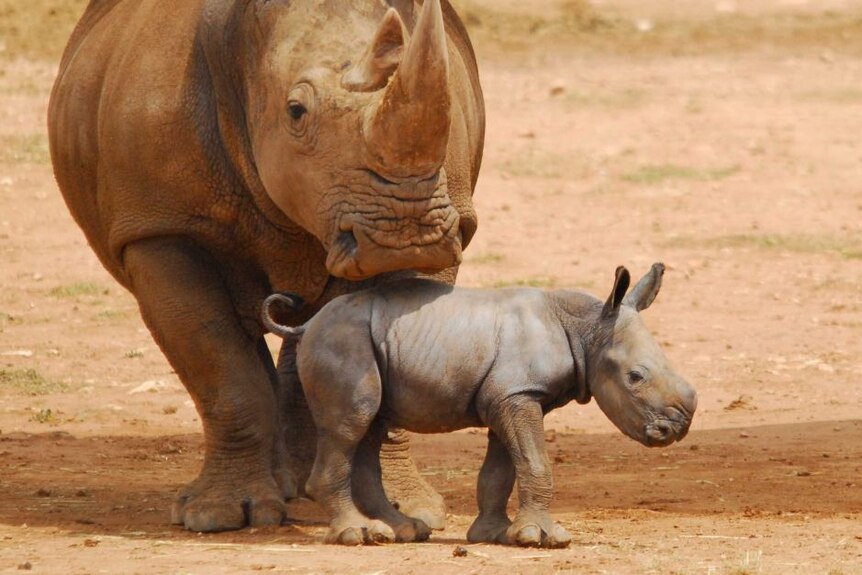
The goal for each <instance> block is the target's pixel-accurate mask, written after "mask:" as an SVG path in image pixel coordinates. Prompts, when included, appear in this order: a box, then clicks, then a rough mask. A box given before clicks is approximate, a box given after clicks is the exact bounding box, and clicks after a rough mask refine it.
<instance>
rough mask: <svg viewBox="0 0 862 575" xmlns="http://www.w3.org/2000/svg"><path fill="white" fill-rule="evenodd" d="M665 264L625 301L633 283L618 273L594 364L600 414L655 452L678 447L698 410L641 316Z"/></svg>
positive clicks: (690, 389)
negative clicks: (640, 313) (602, 338)
mask: <svg viewBox="0 0 862 575" xmlns="http://www.w3.org/2000/svg"><path fill="white" fill-rule="evenodd" d="M663 273H664V266H663V265H662V264H655V265H653V267H652V269H651V270H650V272H649V273H648V274H647V275H646V276H644V277H643V279H641V280H640V281H639V282H638V283H637V285H636V286H635V287H634V289H632V291H631V292H630V293H629V294H628V295H626V290H627V289H628V286H629V282H630V278H629V273H628V271H627V270H626V269H625V268H618V269H617V273H616V281H615V282H614V288H613V291H612V293H611V295H610V297H609V298H608V300H607V302H606V303H605V305H604V308H603V310H602V320H601V321H602V323H603V327H602V331H603V332H604V333H603V334H602V335H601V336H600V337H604V341H603V342H602V345H599V346H598V347H597V349H598V352H597V354H596V357H594V358H593V362H592V363H593V365H594V366H595V367H594V369H595V372H594V373H593V374H592V377H591V391H592V394H593V397H595V398H596V402H597V403H598V405H599V407H600V408H601V410H602V411H603V412H604V413H605V414H606V415H607V416H608V418H609V419H610V420H611V421H612V422H613V423H614V425H616V426H617V427H618V428H619V429H620V430H621V431H622V432H623V433H625V434H626V435H628V436H629V437H631V438H633V439H636V440H637V441H640V442H641V443H643V444H644V445H648V446H651V447H659V446H665V445H669V444H671V443H673V442H674V441H679V440H680V439H682V438H683V437H685V435H686V434H687V433H688V428H689V425H690V424H691V418H692V416H693V415H694V411H695V409H696V408H697V394H696V393H695V390H694V388H693V387H692V386H691V385H689V384H688V382H686V381H685V380H684V379H683V378H682V377H680V376H679V375H678V374H677V373H676V372H675V371H674V370H673V369H672V368H671V367H670V365H669V363H668V361H667V358H666V357H665V355H664V353H662V351H661V349H660V348H659V346H658V344H657V343H656V341H655V340H654V339H653V337H652V335H651V334H650V332H649V331H648V330H647V328H646V326H645V325H644V324H643V322H642V321H641V318H640V315H639V312H640V311H641V310H643V309H646V308H647V307H649V305H650V304H651V303H652V302H653V300H654V299H655V297H656V295H657V294H658V291H659V288H660V287H661V279H662V275H663Z"/></svg>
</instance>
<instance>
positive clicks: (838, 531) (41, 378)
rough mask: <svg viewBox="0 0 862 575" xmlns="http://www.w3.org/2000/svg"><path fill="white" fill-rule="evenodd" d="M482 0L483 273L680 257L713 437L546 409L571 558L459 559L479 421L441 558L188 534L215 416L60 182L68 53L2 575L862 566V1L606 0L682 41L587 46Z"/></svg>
mask: <svg viewBox="0 0 862 575" xmlns="http://www.w3.org/2000/svg"><path fill="white" fill-rule="evenodd" d="M462 4H464V3H462ZM466 4H469V5H470V6H471V10H473V13H474V15H473V17H472V20H471V21H473V24H472V25H473V26H474V27H475V28H474V31H475V36H476V38H477V41H478V42H477V43H478V52H479V58H480V62H481V70H482V80H483V85H484V87H485V90H486V98H487V104H488V135H487V148H486V156H485V157H486V161H485V165H484V168H483V172H482V176H481V178H480V182H479V186H478V189H477V192H476V193H477V195H476V205H477V210H478V212H479V214H480V219H481V221H480V231H479V233H478V234H477V236H476V238H475V240H474V242H473V245H472V246H470V248H469V250H468V251H467V254H466V261H465V263H464V265H463V267H462V273H461V276H460V281H461V283H462V284H465V285H484V286H494V285H504V284H526V285H538V286H542V287H551V286H556V287H568V286H577V287H582V288H584V289H587V290H588V291H591V292H593V293H596V294H597V295H601V296H604V295H605V292H606V291H607V290H609V289H610V285H611V281H612V277H613V270H614V268H615V266H616V265H618V264H626V265H627V266H629V267H630V269H631V270H632V271H633V273H634V274H635V275H639V274H641V273H643V272H644V271H646V270H647V269H648V266H649V264H650V263H652V262H653V261H657V260H663V261H665V262H666V263H667V264H668V268H669V273H668V274H667V276H666V279H665V286H664V288H663V291H662V293H661V295H660V296H659V298H658V300H657V301H656V304H655V305H654V306H653V307H652V308H650V310H649V311H648V312H646V313H645V318H646V320H647V322H648V324H649V325H650V326H651V327H652V328H653V329H654V330H655V332H656V333H657V335H658V339H659V340H660V341H661V342H662V343H663V344H664V346H665V348H666V350H667V352H668V355H669V356H670V357H671V359H672V360H673V361H674V363H675V364H676V366H677V367H678V369H679V371H681V372H682V373H683V374H685V375H686V376H687V377H688V379H689V380H690V381H691V382H692V383H693V384H694V385H695V386H696V387H697V389H698V391H699V395H700V407H699V410H698V414H697V416H696V418H695V422H694V425H693V429H692V432H691V433H690V435H689V436H688V437H687V438H686V439H685V440H684V441H683V442H682V443H681V444H679V445H676V446H673V447H671V448H668V449H664V450H647V449H645V448H642V447H640V446H639V445H636V444H635V443H633V442H631V441H629V440H627V439H625V438H624V437H622V436H621V435H620V434H619V433H618V432H616V431H615V430H614V429H613V427H612V426H611V425H610V424H609V423H608V422H607V420H606V419H605V418H604V417H603V416H602V414H601V413H600V412H599V410H598V409H597V408H596V407H595V405H590V406H587V407H579V406H569V407H566V408H564V409H562V410H559V411H557V412H554V413H552V414H551V415H549V416H548V418H547V420H546V424H547V428H548V430H549V431H548V441H549V450H550V453H551V456H552V458H553V459H554V460H555V478H556V489H555V492H556V498H555V501H554V504H553V514H554V516H555V517H556V518H557V519H558V520H559V521H560V522H562V523H563V524H564V525H566V526H567V527H569V528H570V529H571V530H572V532H573V534H574V536H575V542H574V544H573V545H572V546H571V547H570V548H569V549H566V550H557V551H537V550H524V549H505V548H501V547H496V546H465V547H466V549H467V556H466V557H454V556H453V550H454V549H455V548H456V546H458V545H464V534H465V532H466V529H467V526H468V525H469V522H470V520H471V516H472V515H473V513H475V504H474V502H473V493H474V489H475V477H476V473H477V470H478V466H479V463H480V461H481V456H482V451H483V434H482V433H479V432H476V431H475V430H471V431H467V432H459V433H453V434H449V435H441V436H433V437H420V438H417V440H416V443H415V444H416V448H415V451H416V458H417V460H418V462H419V463H420V465H421V466H422V469H423V470H424V472H425V473H426V474H427V476H428V478H429V480H430V481H431V482H432V483H433V484H434V485H435V486H436V487H438V488H439V489H440V490H441V492H442V493H443V494H444V495H445V496H446V499H447V501H448V504H449V506H450V512H451V517H450V521H449V526H448V527H447V529H446V531H444V532H442V533H439V534H435V536H434V537H433V539H432V541H431V542H430V543H427V544H422V545H392V546H385V547H366V548H362V549H341V548H332V547H324V546H322V545H320V544H319V542H320V540H321V538H322V534H323V532H324V517H323V516H322V515H321V513H320V511H319V510H318V509H317V508H316V507H315V506H314V504H313V503H311V502H297V503H292V504H291V505H290V512H291V514H292V515H293V516H294V518H296V521H295V522H294V523H292V524H291V525H288V526H284V527H281V528H278V529H267V530H245V531H242V532H238V533H228V534H219V535H196V534H191V533H187V532H184V531H182V530H181V529H178V528H174V527H171V526H170V525H169V524H168V518H169V509H170V503H171V499H172V497H173V493H174V492H175V491H176V489H177V488H178V487H179V486H180V485H182V484H183V483H184V482H186V481H189V480H190V479H192V478H193V477H194V476H195V474H196V472H197V470H198V468H199V466H200V462H201V451H200V445H201V437H200V422H199V420H198V418H197V414H196V413H195V411H194V408H193V406H192V404H191V402H190V401H189V399H188V396H187V395H186V394H185V392H184V391H183V389H182V387H181V385H180V384H179V382H178V380H177V378H176V376H175V375H174V374H173V373H172V371H171V369H170V367H169V366H168V365H167V364H166V362H165V361H164V359H163V357H162V356H161V354H160V353H159V351H158V349H157V348H156V346H155V345H154V343H153V342H152V340H151V338H150V336H149V334H148V333H147V331H146V330H145V329H144V327H143V325H142V323H141V321H140V318H139V317H138V315H137V310H136V306H135V303H134V300H133V299H132V298H131V297H130V296H129V294H127V293H125V292H123V291H122V290H121V289H120V288H118V287H117V286H116V285H115V284H114V283H113V282H112V281H111V279H110V277H109V276H108V275H107V274H106V273H105V272H104V271H103V270H102V268H101V267H100V266H99V264H98V262H97V261H96V259H95V257H94V256H93V254H92V253H91V252H90V250H89V249H88V247H87V245H86V242H85V240H84V238H83V236H82V235H81V233H80V231H79V230H78V229H77V228H76V227H75V225H74V223H73V222H72V220H71V218H70V217H69V215H68V213H67V211H66V209H65V206H64V205H63V202H62V199H61V198H60V196H59V193H58V191H57V189H56V185H55V183H54V180H53V178H52V175H51V169H50V163H49V161H48V157H47V150H46V138H45V129H44V124H45V120H44V116H45V105H46V102H47V96H48V92H49V90H50V85H51V82H52V81H53V74H54V70H55V66H56V62H55V61H51V60H45V59H43V58H44V57H43V56H38V55H34V54H31V53H29V52H26V51H25V52H21V53H17V52H15V51H14V50H13V49H12V48H9V49H8V50H6V51H5V52H4V51H3V50H0V572H7V571H8V572H18V570H19V568H20V569H23V568H26V567H27V565H28V564H29V566H30V568H32V570H33V571H35V572H41V573H238V572H253V571H295V572H314V573H337V572H351V573H383V572H387V573H400V572H407V573H414V572H415V573H419V572H423V573H424V572H433V573H438V572H440V573H450V572H451V573H468V572H477V573H478V572H489V573H490V572H499V571H509V572H515V573H521V572H530V573H533V572H538V573H703V574H716V575H718V574H742V573H781V574H783V573H805V574H808V573H831V574H833V575H838V574H851V573H862V472H860V471H862V469H860V468H862V381H860V380H862V225H860V222H862V192H860V189H862V148H860V146H859V136H858V135H859V134H860V133H862V88H860V86H862V59H860V55H862V51H860V47H859V45H858V39H859V37H862V36H859V35H858V34H859V33H862V30H859V29H858V28H859V27H858V24H854V23H858V21H859V20H858V16H859V9H858V8H857V7H856V6H854V5H853V4H852V3H851V2H844V1H841V0H829V1H828V2H823V3H814V2H805V1H804V0H795V1H794V2H786V1H783V0H756V1H754V2H747V3H744V5H743V3H734V2H705V1H704V2H702V1H691V2H687V3H685V5H686V8H685V10H681V9H680V10H677V9H676V4H677V3H673V2H654V3H643V2H638V1H635V0H613V1H611V0H607V1H605V2H601V3H599V2H596V3H595V5H596V6H597V7H599V9H600V12H601V13H602V14H605V13H613V14H616V15H617V16H615V17H619V18H622V19H624V20H625V19H628V20H629V21H632V22H636V24H637V26H639V27H640V28H642V29H644V30H651V28H650V27H651V26H654V32H649V31H645V32H643V34H651V33H654V34H655V42H654V43H651V40H650V38H652V37H646V38H647V39H646V40H644V39H643V38H641V39H638V40H637V42H634V41H630V42H628V43H626V41H625V39H624V38H621V37H618V36H616V35H613V36H609V37H601V38H599V39H598V40H596V39H595V38H587V40H590V42H589V44H590V45H589V47H587V48H583V49H582V48H581V47H580V46H579V45H578V44H577V43H573V42H572V41H571V39H567V38H565V37H564V36H563V35H561V32H560V31H559V30H556V31H554V30H553V29H550V31H546V33H545V32H542V31H543V30H545V28H537V30H538V32H537V33H536V36H535V37H533V36H524V37H520V38H513V37H511V36H507V37H500V35H501V34H502V32H500V31H501V30H502V31H503V32H506V31H508V33H516V32H519V31H520V32H523V31H524V30H525V28H524V26H523V25H522V21H521V20H518V19H515V20H512V19H511V18H509V19H507V18H506V17H504V16H505V14H504V15H503V16H499V18H500V20H499V22H498V21H497V20H494V19H493V18H494V16H493V14H494V11H491V12H488V11H487V7H488V6H489V4H488V3H487V2H478V1H477V2H466ZM538 4H541V5H542V6H545V5H551V6H553V7H558V6H559V3H557V2H554V1H553V0H541V2H538V3H537V5H538ZM574 4H577V3H571V2H570V3H569V4H568V5H574ZM737 4H738V6H737ZM34 5H35V4H34ZM40 5H41V4H40ZM75 5H80V2H77V3H75ZM499 6H501V7H502V8H501V10H502V12H503V13H508V12H506V11H511V10H517V9H518V7H519V6H521V9H523V3H518V2H514V1H508V0H507V1H505V2H500V3H499ZM827 9H828V10H829V12H828V14H827V13H826V12H825V11H826V10H827ZM734 10H737V11H741V12H744V13H743V14H738V13H737V12H734ZM5 14H6V13H5V12H2V11H0V19H2V18H3V17H4V15H5ZM489 14H490V15H489ZM734 14H736V15H734ZM776 15H778V16H776ZM714 18H719V19H720V26H719V25H716V27H715V28H714V29H710V30H711V31H710V33H709V35H708V39H709V41H708V42H706V43H704V44H703V45H700V44H698V43H697V42H696V41H695V40H696V39H697V38H699V37H700V36H699V35H703V34H704V32H702V31H701V32H698V30H700V28H697V26H702V23H703V22H711V21H712V20H711V19H714ZM663 19H664V20H663ZM665 20H666V21H668V22H673V26H670V25H668V26H665V27H663V24H662V22H664V21H665ZM752 22H753V23H754V24H756V26H755V25H754V24H752ZM788 22H790V24H788ZM687 23H694V24H691V26H692V28H691V29H689V28H686V26H687V25H688V24H687ZM695 24H696V25H695ZM788 26H789V27H790V28H789V29H790V32H788V31H787V30H788ZM794 26H795V27H796V28H793V27H794ZM854 26H856V28H854ZM797 29H799V30H802V32H798V30H797ZM692 30H694V31H692ZM793 30H797V32H798V33H799V34H800V36H799V38H801V40H799V41H797V42H794V41H793V38H794V37H793V36H791V37H790V39H788V37H787V35H788V34H796V33H797V32H793ZM824 30H825V31H827V32H828V31H829V30H832V31H835V33H834V34H832V33H828V34H827V33H826V32H824ZM854 30H855V31H856V34H855V35H854V34H853V33H851V32H853V31H854ZM734 31H736V32H737V33H736V34H735V33H734ZM740 31H742V32H744V33H743V34H741V33H739V32H740ZM848 31H849V32H848ZM64 33H65V32H64ZM543 34H544V35H543ZM749 34H754V35H757V34H759V36H757V37H756V38H754V39H751V38H749V37H748V35H749ZM818 34H822V38H821V37H819V36H818ZM587 40H585V42H586V41H587ZM675 42H676V43H677V44H675ZM4 46H5V45H4ZM10 46H11V44H10ZM272 343H273V349H275V343H276V342H275V341H273V342H272ZM28 370H31V371H28Z"/></svg>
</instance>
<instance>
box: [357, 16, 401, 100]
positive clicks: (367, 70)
mask: <svg viewBox="0 0 862 575" xmlns="http://www.w3.org/2000/svg"><path fill="white" fill-rule="evenodd" d="M406 37H407V32H406V30H405V28H404V22H403V21H402V20H401V16H399V15H398V11H397V10H396V9H395V8H390V9H389V10H387V11H386V15H385V16H384V17H383V22H382V23H381V24H380V28H378V29H377V33H376V34H375V35H374V39H373V40H372V41H371V44H369V45H368V48H367V49H366V50H365V53H364V54H363V55H362V58H360V59H359V61H358V62H357V63H356V64H355V65H354V66H353V67H351V68H350V69H349V70H348V71H347V72H346V73H345V74H344V76H342V78H341V85H342V87H344V89H345V90H350V91H351V92H374V91H376V90H379V89H381V88H383V87H384V86H386V83H387V82H388V81H389V77H390V76H392V74H394V73H395V70H397V69H398V64H400V63H401V59H402V58H403V57H404V45H405V38H406Z"/></svg>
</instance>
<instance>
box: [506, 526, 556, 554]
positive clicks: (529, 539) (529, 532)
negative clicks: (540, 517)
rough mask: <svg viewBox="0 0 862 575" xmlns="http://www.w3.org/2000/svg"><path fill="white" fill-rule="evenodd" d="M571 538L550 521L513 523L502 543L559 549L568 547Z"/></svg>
mask: <svg viewBox="0 0 862 575" xmlns="http://www.w3.org/2000/svg"><path fill="white" fill-rule="evenodd" d="M571 541H572V536H571V535H570V534H569V532H568V531H566V530H565V529H563V527H561V526H560V525H559V524H557V523H554V522H552V521H548V522H545V521H542V522H540V523H534V522H515V523H514V524H513V525H512V526H511V527H509V529H507V530H506V534H505V535H504V537H503V541H502V542H503V543H504V544H507V545H520V546H521V547H546V548H550V549H559V548H562V547H568V546H569V543H571Z"/></svg>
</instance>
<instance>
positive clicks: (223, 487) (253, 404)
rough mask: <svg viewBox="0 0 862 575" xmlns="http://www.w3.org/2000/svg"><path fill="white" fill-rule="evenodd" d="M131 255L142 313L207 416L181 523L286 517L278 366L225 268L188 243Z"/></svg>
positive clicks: (221, 524)
mask: <svg viewBox="0 0 862 575" xmlns="http://www.w3.org/2000/svg"><path fill="white" fill-rule="evenodd" d="M124 262H125V266H126V273H127V275H128V277H129V281H130V284H131V285H130V287H131V288H132V291H133V292H134V294H135V296H136V297H137V299H138V304H139V305H140V308H141V314H142V316H143V318H144V321H145V322H146V324H147V326H148V327H149V328H150V331H151V332H152V334H153V337H154V338H155V340H156V342H157V343H158V344H159V346H160V347H161V348H162V351H163V352H164V353H165V355H166V356H167V358H168V360H169V361H170V363H171V365H172V366H173V367H174V369H175V370H176V372H177V375H179V377H180V379H181V380H182V382H183V384H184V385H185V387H186V389H187V390H188V391H189V393H190V394H191V396H192V398H193V399H194V401H195V405H196V406H197V409H198V412H199V413H200V415H201V419H202V420H203V427H204V439H205V453H204V463H203V468H202V470H201V472H200V475H199V476H198V478H197V479H195V480H194V481H193V482H192V483H190V484H189V485H188V486H186V487H185V488H183V489H182V490H181V491H180V494H179V497H178V499H177V502H176V504H175V505H174V509H173V513H172V519H173V521H174V523H177V524H182V525H185V527H186V528H188V529H190V530H192V531H225V530H230V529H239V528H242V527H244V526H246V525H277V524H279V523H281V521H282V520H283V519H284V516H285V507H284V500H283V496H282V488H281V487H280V486H279V485H278V483H277V481H276V479H275V478H274V476H273V471H272V468H273V459H274V456H273V450H274V436H275V429H276V412H275V409H276V407H275V396H274V392H273V378H274V377H275V370H274V368H273V366H272V365H271V361H272V359H271V357H270V356H269V354H268V353H265V352H266V350H265V347H264V346H263V345H262V336H260V335H257V336H255V335H254V334H250V333H249V332H248V331H247V330H246V329H244V328H243V326H242V323H241V321H240V317H239V315H238V314H237V312H236V310H235V307H234V303H233V301H232V298H231V297H230V294H229V291H228V288H227V287H226V285H225V283H224V279H223V277H222V275H221V274H220V273H219V272H218V269H217V268H216V266H215V264H214V262H213V260H212V259H211V258H210V257H209V256H208V254H207V253H206V252H205V251H203V250H201V249H199V248H197V247H196V246H195V244H194V243H192V242H191V241H189V240H187V239H183V238H156V239H149V240H144V241H139V242H136V243H134V244H131V245H129V246H128V247H127V248H126V250H125V258H124ZM267 360H268V361H269V362H270V364H269V365H268V364H267V363H266V362H267Z"/></svg>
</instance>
